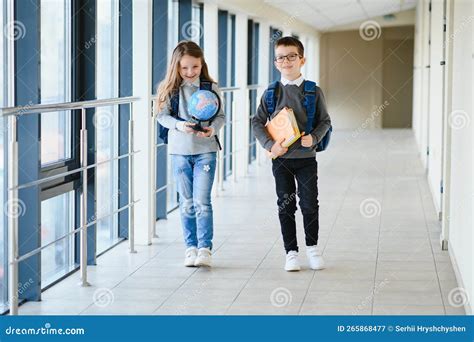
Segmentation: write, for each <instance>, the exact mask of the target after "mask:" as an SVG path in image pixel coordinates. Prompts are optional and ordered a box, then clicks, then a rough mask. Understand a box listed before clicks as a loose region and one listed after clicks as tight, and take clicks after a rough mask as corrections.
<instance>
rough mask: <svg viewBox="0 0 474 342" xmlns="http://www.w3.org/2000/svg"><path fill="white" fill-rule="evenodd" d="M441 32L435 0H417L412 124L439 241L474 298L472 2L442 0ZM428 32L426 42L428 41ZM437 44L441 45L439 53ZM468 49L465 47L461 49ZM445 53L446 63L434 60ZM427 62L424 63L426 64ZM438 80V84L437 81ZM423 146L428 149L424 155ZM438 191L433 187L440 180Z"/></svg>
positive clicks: (437, 0)
mask: <svg viewBox="0 0 474 342" xmlns="http://www.w3.org/2000/svg"><path fill="white" fill-rule="evenodd" d="M446 3H447V6H446V17H447V32H446V42H443V39H442V32H441V30H440V27H442V11H443V2H442V1H441V0H433V1H432V12H431V25H430V12H429V10H428V4H429V0H419V1H418V4H417V15H416V18H417V22H416V33H415V46H416V47H417V51H416V52H415V56H414V63H415V75H414V77H415V78H414V93H413V96H414V101H413V108H414V111H413V113H414V115H413V129H414V132H415V137H416V140H417V142H418V147H419V150H420V157H421V160H422V162H423V165H424V166H425V168H426V169H427V176H428V181H429V183H430V188H431V191H432V194H433V201H434V203H435V206H436V207H437V209H438V210H442V234H441V238H440V240H441V246H439V248H441V247H443V248H448V250H449V255H450V258H451V262H452V264H453V268H454V270H455V272H456V278H457V281H458V284H459V287H460V290H459V293H461V292H463V293H464V294H465V295H466V296H467V297H468V298H470V301H471V302H470V303H469V302H467V303H466V304H465V309H466V312H467V313H468V314H472V313H473V311H472V300H474V289H473V283H474V279H473V277H474V274H473V261H474V260H473V252H472V249H473V245H474V240H473V230H474V226H473V219H472V215H473V211H474V204H473V202H474V201H473V199H474V185H473V182H472V178H473V174H474V170H473V160H474V158H473V154H474V152H473V151H474V146H473V135H474V122H473V117H472V79H473V78H472V63H473V60H472V23H473V21H474V17H473V16H472V3H471V1H468V0H456V1H455V0H446ZM430 33H431V47H430V45H429V44H428V41H429V37H430ZM443 45H445V46H446V51H445V55H443ZM466 51H471V53H466ZM443 59H445V60H446V66H445V67H444V68H445V70H444V74H443V67H441V66H440V61H441V60H443ZM428 65H430V68H427V67H426V66H428ZM443 84H444V86H443ZM428 146H429V151H430V155H429V156H427V155H426V149H427V147H428ZM441 179H442V180H443V184H444V191H443V193H442V194H441V193H440V191H439V184H437V183H438V182H439V181H440V180H441Z"/></svg>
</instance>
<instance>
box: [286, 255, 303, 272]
mask: <svg viewBox="0 0 474 342" xmlns="http://www.w3.org/2000/svg"><path fill="white" fill-rule="evenodd" d="M299 270H300V263H299V261H298V252H297V251H289V252H288V253H287V254H286V263H285V271H288V272H293V271H299Z"/></svg>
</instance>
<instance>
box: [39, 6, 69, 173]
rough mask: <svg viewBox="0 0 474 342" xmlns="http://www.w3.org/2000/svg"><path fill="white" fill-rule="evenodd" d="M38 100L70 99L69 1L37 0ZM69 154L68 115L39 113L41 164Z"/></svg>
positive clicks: (54, 101) (66, 100)
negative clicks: (39, 96) (39, 24)
mask: <svg viewBox="0 0 474 342" xmlns="http://www.w3.org/2000/svg"><path fill="white" fill-rule="evenodd" d="M40 8H41V11H40V12H41V14H40V16H41V18H40V22H41V31H40V32H41V42H40V44H41V57H40V58H41V71H40V72H41V103H58V102H69V101H70V100H71V91H70V84H71V82H70V75H71V67H70V63H71V43H70V37H71V24H70V18H71V16H70V13H71V8H70V1H60V2H58V1H55V0H41V6H40ZM69 158H71V115H70V113H69V112H65V111H63V112H53V113H45V114H42V115H41V164H42V165H47V164H51V163H56V162H59V161H62V160H66V159H69Z"/></svg>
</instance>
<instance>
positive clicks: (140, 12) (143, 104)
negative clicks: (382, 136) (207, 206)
mask: <svg viewBox="0 0 474 342" xmlns="http://www.w3.org/2000/svg"><path fill="white" fill-rule="evenodd" d="M132 32H133V51H140V53H134V54H133V96H139V97H140V98H141V99H140V101H138V102H136V103H135V104H134V105H133V113H134V120H135V137H134V145H135V146H134V149H135V150H140V153H138V154H136V155H135V168H134V172H135V174H134V176H135V178H134V185H135V199H140V202H138V203H137V205H136V207H135V220H134V225H135V233H136V234H135V236H136V242H137V244H141V245H148V244H151V237H152V231H153V228H154V221H153V220H152V219H151V218H152V217H154V213H153V208H152V205H151V203H152V201H151V199H152V196H153V195H154V191H153V189H152V187H151V186H150V184H153V178H152V172H151V170H152V167H151V160H153V159H152V153H151V150H152V149H151V144H150V139H151V138H150V137H151V135H152V129H153V125H152V118H151V112H150V108H151V94H152V84H151V82H152V80H151V76H152V67H151V51H152V49H151V47H152V40H151V37H152V35H151V33H152V1H151V0H143V1H134V2H133V28H132Z"/></svg>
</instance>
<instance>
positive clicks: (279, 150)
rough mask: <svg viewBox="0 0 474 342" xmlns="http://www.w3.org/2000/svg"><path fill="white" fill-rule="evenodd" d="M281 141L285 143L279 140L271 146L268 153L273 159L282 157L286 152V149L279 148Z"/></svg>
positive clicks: (282, 139)
mask: <svg viewBox="0 0 474 342" xmlns="http://www.w3.org/2000/svg"><path fill="white" fill-rule="evenodd" d="M283 141H285V138H281V139H280V140H278V141H276V142H275V143H274V144H273V146H272V148H271V150H270V153H271V155H272V157H273V158H277V157H280V156H282V155H284V154H285V153H286V152H288V147H283V146H281V144H282V143H283Z"/></svg>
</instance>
